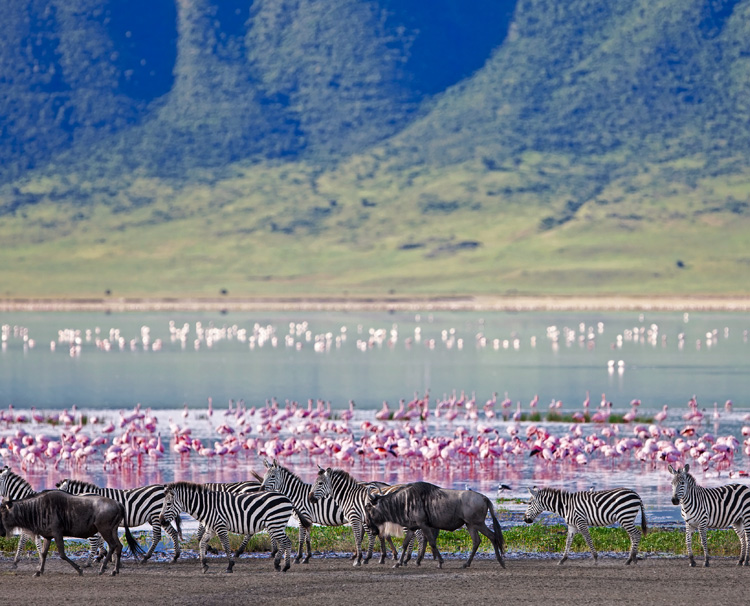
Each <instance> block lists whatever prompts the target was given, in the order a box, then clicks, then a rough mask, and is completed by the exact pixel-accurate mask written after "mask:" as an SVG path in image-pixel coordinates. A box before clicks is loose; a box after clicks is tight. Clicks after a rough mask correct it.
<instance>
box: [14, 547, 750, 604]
mask: <svg viewBox="0 0 750 606" xmlns="http://www.w3.org/2000/svg"><path fill="white" fill-rule="evenodd" d="M389 566H390V563H389V564H386V565H384V566H380V565H378V564H374V565H373V564H368V565H367V566H363V567H361V568H357V569H355V568H353V567H352V565H351V562H350V561H349V560H348V559H346V558H332V557H327V558H320V557H318V558H315V559H314V560H313V561H312V562H311V563H310V564H308V565H306V566H305V565H295V566H293V567H292V569H291V570H290V571H289V572H287V573H285V574H282V573H276V572H274V571H273V567H272V564H271V562H270V561H269V560H268V559H266V558H258V557H251V558H242V559H241V560H240V561H239V562H238V563H237V565H236V566H235V572H234V574H226V573H225V572H224V569H225V567H226V565H225V561H223V560H220V559H218V558H212V559H211V561H210V568H209V571H208V573H207V574H205V575H204V574H201V572H200V564H199V563H198V561H197V560H195V559H183V560H181V561H179V562H178V563H177V564H175V565H168V564H165V563H160V562H153V563H149V564H146V565H145V566H136V565H135V564H134V563H133V561H132V560H130V559H126V560H124V561H123V567H122V573H121V575H120V576H119V577H114V578H113V577H110V576H106V575H105V576H102V577H99V576H97V575H96V573H95V572H94V571H93V570H87V571H86V572H85V573H84V576H83V577H79V576H78V575H76V574H75V571H74V570H73V569H72V568H70V567H69V566H68V565H67V564H65V563H64V562H61V561H60V560H59V559H57V558H54V559H50V560H48V562H47V572H46V573H45V575H44V577H42V578H33V577H32V574H33V572H34V570H35V569H36V561H35V560H30V559H29V560H25V561H24V562H22V563H21V564H20V565H19V567H18V569H17V570H15V571H13V570H11V569H10V561H9V560H7V559H3V560H0V592H1V593H2V595H3V597H4V601H5V602H6V603H7V604H34V605H35V606H36V605H38V604H65V603H69V604H73V603H75V604H87V603H92V604H105V603H108V604H124V603H130V604H150V603H158V604H226V605H229V604H269V605H271V604H273V605H274V606H277V605H286V604H289V605H292V604H293V605H295V606H299V605H300V604H310V605H311V606H329V605H330V606H333V605H343V604H383V605H389V604H399V605H400V604H430V605H441V604H472V605H475V604H492V605H497V604H511V605H515V604H554V605H563V604H571V605H572V604H576V605H579V606H580V605H587V604H592V605H593V604H596V605H606V604H628V605H632V604H649V605H654V606H660V605H665V606H666V605H669V606H678V605H692V604H695V605H701V606H703V605H706V604H711V605H721V604H732V605H736V604H747V603H748V602H750V568H738V567H737V566H735V562H734V559H727V558H714V559H713V560H712V566H711V567H710V568H708V569H704V568H702V567H698V568H692V569H691V568H689V566H688V565H687V560H686V559H685V558H646V559H645V560H642V561H640V562H639V563H638V564H637V565H636V566H628V567H626V566H625V565H624V558H619V557H618V558H607V557H603V558H601V559H600V561H599V563H598V564H597V565H594V564H592V562H591V560H590V559H581V558H579V559H573V560H571V561H569V562H567V563H566V564H565V565H563V566H558V565H557V563H556V562H555V561H554V560H550V559H537V560H532V559H528V558H525V557H523V556H522V557H519V558H517V559H516V558H514V557H511V559H509V560H508V561H507V569H506V570H503V569H501V568H500V567H499V565H498V564H497V563H496V562H494V561H490V560H488V559H483V560H477V561H475V562H474V564H473V565H472V566H471V568H469V569H468V570H464V569H462V568H461V561H460V560H456V559H449V560H447V561H446V563H445V566H444V568H443V569H442V570H439V569H438V568H437V565H436V564H435V563H434V562H433V561H432V560H428V561H426V562H425V563H424V564H423V565H422V566H421V567H420V568H417V567H415V566H412V565H410V566H408V567H406V568H401V569H392V568H390V567H389Z"/></svg>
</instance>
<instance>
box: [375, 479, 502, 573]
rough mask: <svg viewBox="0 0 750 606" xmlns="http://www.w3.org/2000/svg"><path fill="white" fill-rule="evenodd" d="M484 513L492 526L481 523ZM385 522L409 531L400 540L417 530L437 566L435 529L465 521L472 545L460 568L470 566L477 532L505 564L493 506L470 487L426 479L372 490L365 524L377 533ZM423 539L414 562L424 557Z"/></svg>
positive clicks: (440, 559)
mask: <svg viewBox="0 0 750 606" xmlns="http://www.w3.org/2000/svg"><path fill="white" fill-rule="evenodd" d="M488 513H489V514H490V517H491V518H492V530H490V529H489V528H488V527H487V525H486V524H485V519H486V518H487V514H488ZM386 522H392V523H393V524H398V525H399V526H403V527H404V528H406V529H407V530H408V531H409V533H407V537H405V538H404V544H406V543H407V541H408V540H409V538H410V536H409V534H410V533H413V532H416V531H417V530H421V531H422V533H423V534H424V538H425V541H426V543H429V544H430V547H432V554H433V556H434V557H435V559H436V560H437V561H438V566H439V567H440V568H442V567H443V556H442V555H440V551H438V547H437V541H436V539H437V535H438V533H439V532H440V531H441V530H451V531H452V530H457V529H458V528H461V526H463V525H464V524H465V525H466V528H467V529H468V531H469V534H470V535H471V542H472V549H471V555H469V559H468V560H466V562H465V563H464V568H468V567H469V566H471V561H472V560H473V559H474V555H475V554H476V552H477V549H478V548H479V544H480V543H481V541H482V539H481V538H480V537H479V533H480V532H481V533H482V534H483V535H484V536H486V537H487V538H488V539H489V540H490V542H491V543H492V546H493V547H494V549H495V557H496V558H497V561H498V562H500V565H501V566H502V567H503V568H505V562H503V554H504V553H505V540H504V539H503V531H502V530H501V528H500V522H499V521H498V519H497V516H495V508H494V507H493V506H492V501H490V500H489V498H487V497H486V496H484V495H483V494H480V493H478V492H474V491H473V490H449V489H446V488H440V487H439V486H435V485H434V484H429V483H427V482H414V483H412V484H405V485H404V486H403V487H402V488H401V489H400V490H398V491H395V492H392V493H390V494H379V493H378V492H377V491H376V490H372V491H371V492H370V502H369V503H368V505H367V507H366V523H367V526H368V527H369V528H370V531H371V532H372V533H373V534H375V535H377V533H378V529H379V528H380V527H382V525H383V524H385V523H386ZM426 543H424V544H422V545H420V548H419V555H418V556H417V565H419V564H420V563H421V562H422V558H424V552H425V548H426ZM404 556H405V553H404V552H402V553H401V561H400V562H399V563H400V564H403V563H404V562H403V560H404Z"/></svg>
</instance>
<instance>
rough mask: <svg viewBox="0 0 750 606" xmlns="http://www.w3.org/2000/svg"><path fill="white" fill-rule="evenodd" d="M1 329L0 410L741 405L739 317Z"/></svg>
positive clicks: (120, 319)
mask: <svg viewBox="0 0 750 606" xmlns="http://www.w3.org/2000/svg"><path fill="white" fill-rule="evenodd" d="M170 322H172V323H173V325H174V327H176V329H182V328H183V327H186V332H185V333H184V335H179V334H178V333H177V331H176V330H175V329H172V330H170ZM0 324H2V325H3V343H2V351H0V406H2V407H5V406H7V405H8V404H13V405H14V406H15V407H16V408H29V407H31V406H35V407H37V408H64V407H70V406H71V405H73V404H76V405H77V406H78V407H79V408H92V409H110V408H113V409H117V408H122V407H132V406H133V405H134V404H135V403H137V402H139V403H141V404H142V405H143V406H148V407H152V408H176V407H180V406H182V405H183V404H185V403H187V404H188V405H189V406H190V407H191V408H192V407H195V408H199V407H205V405H206V401H207V399H208V398H209V397H212V398H213V400H214V403H215V404H217V403H219V404H224V405H226V403H227V402H228V401H229V400H230V399H234V400H239V399H244V400H245V401H246V402H247V403H248V404H255V405H258V404H262V403H264V402H265V401H266V400H267V399H270V398H277V399H278V400H279V401H282V402H283V401H284V400H286V399H290V400H296V401H300V402H304V401H306V400H307V399H308V398H315V399H317V398H320V399H323V400H326V401H330V402H331V406H332V407H333V408H334V409H343V408H347V407H348V401H349V400H350V399H353V400H354V401H355V402H356V404H357V407H358V409H373V408H379V407H380V405H381V403H382V402H383V401H384V400H385V401H388V402H389V403H390V404H391V405H396V404H397V403H398V401H399V399H401V398H405V399H407V400H408V399H411V398H412V397H413V395H414V393H415V392H417V393H419V394H420V395H421V394H423V393H425V391H426V390H429V391H430V394H431V396H432V398H433V399H440V398H442V397H443V396H444V395H445V394H451V393H452V392H453V391H454V390H456V391H457V392H458V393H460V392H461V391H462V390H464V391H465V392H466V394H467V395H471V394H472V393H474V394H475V396H476V398H477V401H480V402H482V403H483V402H484V401H485V400H486V399H488V398H490V397H491V396H492V394H493V392H498V394H499V400H502V399H503V398H504V397H505V394H506V392H507V395H508V397H509V398H510V399H511V400H512V401H513V402H514V405H515V403H516V402H518V401H520V402H521V403H522V405H523V406H524V407H525V406H526V405H527V404H528V403H529V401H530V400H531V399H532V398H533V397H534V396H535V395H537V396H538V398H539V403H540V404H539V406H540V408H541V407H546V406H547V405H548V404H549V403H550V402H551V401H552V400H553V399H554V400H555V401H557V400H560V401H562V402H563V405H564V407H565V408H566V409H568V410H570V409H572V408H578V407H580V404H581V402H582V401H583V399H584V397H585V394H586V391H588V392H589V393H590V397H591V401H592V403H593V404H594V405H595V404H597V403H598V402H599V401H600V400H601V396H602V394H603V393H604V394H606V398H607V400H609V401H612V403H613V407H614V408H615V409H618V408H620V409H623V411H624V410H627V409H628V408H629V402H630V401H631V400H632V399H635V398H637V399H640V400H641V401H642V408H643V409H644V410H651V411H656V410H658V409H660V408H661V407H662V405H663V404H669V405H683V404H684V403H685V402H686V401H687V399H688V398H689V397H690V396H692V395H693V394H695V395H696V397H697V398H698V401H699V402H700V403H701V404H702V405H703V406H708V407H711V406H712V405H713V403H714V402H718V403H719V404H720V405H723V403H724V402H725V401H726V400H728V399H731V400H733V401H734V402H735V404H736V405H740V406H742V405H748V406H750V402H748V395H749V394H748V390H749V388H750V381H749V380H748V370H750V356H749V355H748V349H749V347H750V346H749V345H748V329H749V328H750V316H748V314H728V313H727V314H721V313H691V314H690V315H689V316H686V315H683V314H682V313H645V314H639V313H483V314H482V313H464V312H461V313H449V312H439V313H438V312H436V313H422V314H414V313H408V314H407V313H393V314H387V313H382V314H375V313H307V312H306V313H274V314H260V313H228V314H226V315H222V314H219V313H215V314H209V313H193V314H176V313H147V312H144V313H122V314H95V313H6V314H2V315H0ZM144 337H147V339H145V338H144ZM709 337H710V338H709ZM118 339H120V341H118ZM97 341H98V344H97ZM51 344H54V349H53V348H52V347H51ZM155 344H156V345H155Z"/></svg>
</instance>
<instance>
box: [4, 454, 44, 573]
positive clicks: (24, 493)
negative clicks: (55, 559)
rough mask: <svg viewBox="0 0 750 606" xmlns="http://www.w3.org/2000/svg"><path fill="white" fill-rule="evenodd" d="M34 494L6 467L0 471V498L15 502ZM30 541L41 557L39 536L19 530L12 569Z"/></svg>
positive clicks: (23, 480) (30, 488)
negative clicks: (34, 543) (33, 543)
mask: <svg viewBox="0 0 750 606" xmlns="http://www.w3.org/2000/svg"><path fill="white" fill-rule="evenodd" d="M35 494H37V492H36V490H34V489H33V488H32V487H31V484H29V483H28V482H27V481H26V480H25V479H24V478H22V477H21V476H19V475H18V474H16V473H13V472H12V471H11V470H10V467H8V466H7V465H6V466H5V467H3V469H2V471H0V497H5V498H6V499H10V500H12V501H17V500H19V499H25V498H26V497H31V496H33V495H35ZM32 539H34V541H35V542H36V550H37V552H38V553H39V557H40V558H41V557H42V538H41V537H39V536H37V537H35V536H34V535H33V534H32V533H30V532H28V531H26V530H24V529H20V534H19V537H18V549H16V557H15V558H13V568H16V567H17V566H18V558H19V557H20V556H21V550H22V549H23V547H24V545H26V541H31V540H32Z"/></svg>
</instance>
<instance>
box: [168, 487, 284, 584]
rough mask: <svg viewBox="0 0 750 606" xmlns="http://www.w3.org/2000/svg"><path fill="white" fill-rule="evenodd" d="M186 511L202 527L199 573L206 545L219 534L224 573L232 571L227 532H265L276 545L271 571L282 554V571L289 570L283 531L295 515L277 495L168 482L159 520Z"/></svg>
mask: <svg viewBox="0 0 750 606" xmlns="http://www.w3.org/2000/svg"><path fill="white" fill-rule="evenodd" d="M183 511H184V512H187V513H189V514H190V515H191V516H192V517H194V518H195V519H196V520H198V521H199V522H201V523H203V525H204V526H205V527H206V532H205V534H204V535H203V538H202V539H201V541H200V558H201V566H202V568H203V572H206V571H207V570H208V563H207V560H206V545H208V542H209V541H210V540H211V538H212V537H213V536H214V535H217V534H218V535H219V539H220V540H221V544H222V546H223V547H224V551H226V553H227V559H228V565H227V572H232V569H233V568H234V559H233V558H232V552H231V550H230V549H229V535H228V533H229V532H236V533H239V534H244V535H253V534H255V533H256V532H259V531H260V530H267V531H268V534H269V535H270V536H271V537H272V538H274V539H276V542H277V544H278V545H279V550H278V553H277V554H276V557H275V558H274V568H275V569H276V570H277V571H279V570H282V568H281V557H282V554H283V556H284V558H285V563H284V568H283V571H284V572H286V571H287V570H289V567H290V559H291V551H292V542H291V541H290V540H289V537H288V536H287V535H286V532H285V528H286V526H287V524H288V523H289V518H290V517H291V516H292V514H293V513H294V512H295V508H294V505H293V504H292V502H291V501H290V500H289V499H288V498H287V497H285V496H284V495H282V494H279V493H277V492H265V491H260V492H251V493H247V494H235V493H232V492H218V491H215V490H209V489H208V488H206V487H205V486H204V485H203V484H195V483H193V482H172V483H170V484H166V485H165V486H164V503H163V505H162V509H161V515H160V519H161V520H166V516H167V514H170V513H171V514H172V515H174V514H177V515H179V513H181V512H183Z"/></svg>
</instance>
